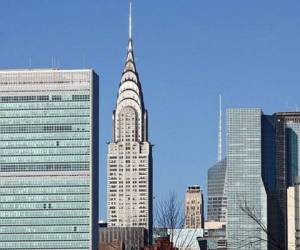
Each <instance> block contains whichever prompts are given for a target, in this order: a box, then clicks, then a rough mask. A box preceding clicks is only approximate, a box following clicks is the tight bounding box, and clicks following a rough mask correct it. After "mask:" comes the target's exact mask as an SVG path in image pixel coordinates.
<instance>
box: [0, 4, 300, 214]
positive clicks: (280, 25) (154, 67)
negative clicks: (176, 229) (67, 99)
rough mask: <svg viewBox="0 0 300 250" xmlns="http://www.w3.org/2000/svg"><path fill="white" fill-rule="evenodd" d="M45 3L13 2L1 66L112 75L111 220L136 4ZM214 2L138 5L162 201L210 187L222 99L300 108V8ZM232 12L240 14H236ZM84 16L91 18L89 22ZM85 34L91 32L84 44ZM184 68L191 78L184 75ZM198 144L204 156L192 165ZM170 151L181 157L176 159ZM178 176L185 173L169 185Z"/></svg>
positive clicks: (106, 89)
mask: <svg viewBox="0 0 300 250" xmlns="http://www.w3.org/2000/svg"><path fill="white" fill-rule="evenodd" d="M41 2H42V3H43V4H36V1H26V3H19V2H16V1H6V2H5V3H6V4H3V6H2V7H3V8H1V16H2V19H3V22H1V24H0V30H1V33H0V35H1V46H0V54H1V58H0V68H7V67H9V68H26V67H29V66H30V65H31V67H33V68H40V67H49V66H60V67H62V68H72V67H75V68H83V67H84V68H85V66H86V67H91V68H95V69H96V71H97V72H98V73H99V75H100V79H102V77H103V79H102V80H101V90H102V91H103V92H102V93H101V103H100V104H101V105H100V110H101V111H100V112H102V113H101V115H100V116H101V120H100V125H101V145H100V148H101V153H100V159H101V163H100V195H101V198H100V218H101V219H105V218H106V213H105V210H106V195H105V193H106V190H105V189H106V179H105V178H104V177H103V176H106V170H105V169H106V145H105V142H106V141H107V140H109V138H111V120H110V119H111V110H112V108H113V107H114V101H115V97H116V92H117V88H118V86H117V84H116V83H117V82H118V81H119V73H120V71H121V70H122V63H123V61H122V58H124V48H125V45H126V39H127V20H128V19H127V16H128V11H127V10H128V2H127V1H124V2H123V3H119V2H117V1H110V2H104V1H91V4H90V5H89V6H85V3H84V2H85V1H78V2H77V3H73V5H72V10H73V11H71V12H69V11H68V10H69V8H70V6H69V4H67V3H62V2H61V3H59V4H58V3H53V1H52V2H50V1H41ZM13 3H15V4H18V5H19V7H20V8H19V10H17V9H15V8H13V6H14V4H13ZM156 3H159V5H158V4H157V5H156ZM258 3H259V4H258ZM213 5H214V3H198V2H197V1H190V2H189V3H185V4H183V3H173V2H172V5H171V4H170V2H168V1H167V2H166V3H160V2H158V1H154V2H151V3H146V2H143V3H142V2H138V1H135V2H134V12H135V14H134V26H135V31H134V33H135V34H134V35H135V37H136V38H135V45H136V51H138V58H137V60H138V59H139V58H142V60H140V61H139V60H138V64H139V71H140V74H141V76H142V81H143V88H144V92H146V93H147V95H146V98H145V99H146V103H147V104H148V109H149V112H150V113H151V119H150V121H149V123H150V124H149V127H150V128H151V129H150V137H151V139H152V142H153V143H154V144H155V145H156V146H155V147H154V159H155V163H154V166H155V167H154V180H155V181H154V195H155V196H156V197H158V198H159V197H163V196H164V195H167V193H168V192H169V186H175V184H177V186H176V190H175V191H176V192H178V194H179V196H180V197H181V198H182V199H183V194H184V191H185V188H186V187H187V186H188V185H191V184H200V186H201V187H202V188H204V189H205V187H206V173H207V169H208V167H210V166H211V165H212V164H214V163H215V161H216V159H217V150H216V145H217V131H218V94H219V93H222V95H223V100H224V102H223V103H224V106H225V107H234V106H236V107H241V106H242V107H261V108H263V109H264V110H265V111H266V113H273V112H275V111H290V110H295V109H296V106H297V105H299V103H297V102H296V98H297V97H298V96H299V94H298V93H297V91H296V90H298V89H299V87H298V85H297V84H298V83H299V81H300V76H299V73H298V68H299V61H298V58H299V56H300V53H299V50H297V46H296V45H297V44H299V41H300V37H299V34H298V33H297V32H295V30H296V28H297V27H298V24H299V22H300V18H299V16H298V13H297V9H299V7H300V6H299V3H294V2H289V3H286V5H284V6H283V7H282V6H281V5H279V4H278V3H274V2H272V4H271V5H268V4H267V3H261V2H259V1H253V2H252V3H238V2H236V1H232V2H226V3H219V2H218V6H215V7H213ZM157 6H159V7H157ZM232 6H234V7H235V9H236V10H237V12H234V11H233V10H230V7H232ZM279 7H280V8H279ZM281 7H282V8H281ZM245 9H247V10H245ZM259 9H260V10H259ZM279 9H280V10H279ZM20 10H22V11H20ZM266 10H268V11H267V13H266V12H265V11H266ZM24 13H25V14H24ZM28 13H29V15H28ZM81 13H83V16H84V17H86V18H85V19H86V20H82V19H80V20H79V18H78V17H80V15H81ZM164 13H168V15H167V16H164V15H163V14H164ZM280 13H281V18H279V19H278V18H277V14H280ZM181 15H182V18H178V16H179V17H181ZM253 15H255V20H254V19H253ZM91 16H92V17H91ZM115 17H118V18H115ZM178 19H179V20H178ZM37 20H39V22H37ZM223 22H224V24H223ZM21 23H22V24H23V25H20V24H21ZM74 24H75V25H74ZM45 26H46V27H49V28H48V29H47V30H45V29H44V27H45ZM172 26H175V27H176V28H174V27H172ZM169 27H170V28H169ZM177 29H179V32H178V30H177ZM78 30H79V31H83V33H82V34H83V35H82V36H81V37H78ZM13 31H14V32H13ZM66 31H67V32H66ZM20 37H22V39H20ZM58 38H59V39H58ZM68 45H70V46H68ZM46 48H47V49H46ZM54 57H55V60H53V59H52V58H54ZM54 61H55V63H54ZM80 62H81V63H80ZM51 64H52V65H51ZM54 64H55V65H54ZM58 64H59V65H58ZM175 69H176V70H175ZM178 69H181V70H182V72H184V73H177V70H178ZM175 72H176V73H175ZM174 73H175V74H174ZM162 86H163V87H162ZM182 86H184V88H182ZM158 90H159V91H158ZM270 90H272V95H270ZM291 90H293V91H291ZM283 96H284V97H283ZM254 98H256V99H255V100H256V101H255V103H254V102H253V100H254ZM176 100H182V101H181V102H176ZM162 107H163V109H162ZM195 107H196V108H195ZM186 110H193V111H192V112H186ZM178 117H180V118H181V119H178ZM195 117H196V118H195ZM195 131H197V133H195ZM212 138H214V139H212ZM224 141H225V138H224ZM174 142H180V143H174ZM200 142H201V143H200ZM203 142H205V143H203ZM189 147H192V148H194V149H197V150H195V153H190V154H189V157H188V158H187V157H185V155H186V154H187V152H188V151H187V149H186V148H189ZM170 148H171V149H172V150H173V151H172V152H176V154H174V155H176V157H174V155H173V154H170V153H169V150H170ZM199 155H200V156H201V157H199ZM187 169H188V170H189V171H188V172H190V173H193V174H190V173H187V171H186V170H187ZM170 171H174V172H176V176H174V178H172V179H170V180H166V178H167V177H168V176H169V173H170ZM196 172H197V173H199V174H198V175H195V173H196ZM183 177H184V178H183ZM161 190H165V191H164V192H163V191H161ZM205 196H206V195H205Z"/></svg>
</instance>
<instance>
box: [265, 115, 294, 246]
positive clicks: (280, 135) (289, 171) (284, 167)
mask: <svg viewBox="0 0 300 250" xmlns="http://www.w3.org/2000/svg"><path fill="white" fill-rule="evenodd" d="M263 118H264V123H263V128H264V133H263V170H264V173H263V180H264V183H265V187H266V190H267V194H268V231H269V232H268V233H269V240H268V242H269V249H273V248H274V245H276V246H278V248H280V249H287V248H288V246H289V244H290V243H289V242H288V235H287V228H288V216H287V210H288V204H287V200H288V198H289V197H287V189H288V187H290V186H294V184H295V180H296V179H298V180H299V176H300V172H299V163H300V161H299V153H300V147H299V142H298V141H299V136H300V113H299V112H279V113H275V114H274V115H272V116H264V117H263ZM298 183H299V182H297V183H296V184H297V185H298ZM295 230H296V229H295Z"/></svg>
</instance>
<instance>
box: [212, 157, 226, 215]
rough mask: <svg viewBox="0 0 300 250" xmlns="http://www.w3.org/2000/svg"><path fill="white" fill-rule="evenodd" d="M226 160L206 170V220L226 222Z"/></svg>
mask: <svg viewBox="0 0 300 250" xmlns="http://www.w3.org/2000/svg"><path fill="white" fill-rule="evenodd" d="M226 183H227V180H226V159H223V160H222V161H219V162H217V163H216V164H215V165H214V166H212V167H210V168H209V169H208V176H207V220H208V221H226V217H227V190H226V189H227V184H226Z"/></svg>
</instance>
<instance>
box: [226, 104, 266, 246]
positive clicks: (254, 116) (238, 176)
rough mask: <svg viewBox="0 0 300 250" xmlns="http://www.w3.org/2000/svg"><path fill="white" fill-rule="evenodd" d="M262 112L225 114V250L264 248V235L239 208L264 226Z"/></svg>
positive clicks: (230, 110) (246, 110)
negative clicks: (226, 182) (226, 183)
mask: <svg viewBox="0 0 300 250" xmlns="http://www.w3.org/2000/svg"><path fill="white" fill-rule="evenodd" d="M261 124H262V111H261V110H260V109H229V110H228V111H227V177H228V192H227V197H228V215H227V240H228V249H230V250H231V249H237V248H239V249H259V250H265V249H267V243H266V241H267V234H266V233H265V232H264V231H263V230H261V228H259V225H258V224H257V223H256V222H255V221H254V220H253V219H252V218H251V216H249V215H248V214H247V213H245V211H243V209H246V210H247V209H249V211H252V212H253V213H254V214H255V216H256V217H257V218H259V220H260V221H261V222H262V223H263V224H264V225H267V195H266V191H265V187H264V184H263V181H262V126H261Z"/></svg>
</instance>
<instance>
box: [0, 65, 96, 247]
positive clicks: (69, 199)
mask: <svg viewBox="0 0 300 250" xmlns="http://www.w3.org/2000/svg"><path fill="white" fill-rule="evenodd" d="M98 81H99V80H98V76H97V75H96V74H95V73H94V72H93V71H92V70H52V69H49V70H10V71H0V141H1V144H0V249H60V250H62V249H74V250H75V249H93V250H94V249H98V226H97V222H98Z"/></svg>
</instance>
